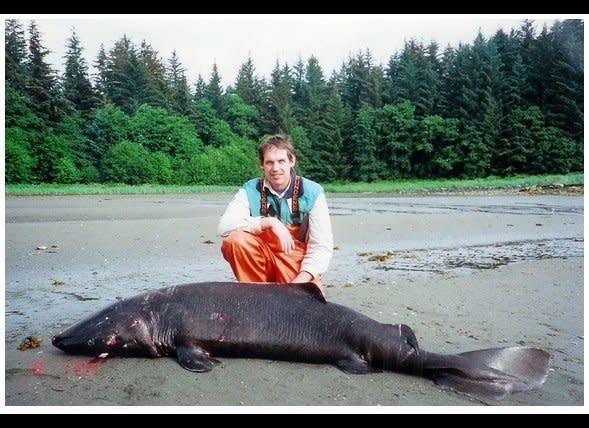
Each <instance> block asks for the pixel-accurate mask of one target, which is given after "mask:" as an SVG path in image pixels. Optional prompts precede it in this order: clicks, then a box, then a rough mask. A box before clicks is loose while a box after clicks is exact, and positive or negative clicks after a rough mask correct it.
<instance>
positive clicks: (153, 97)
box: [138, 40, 170, 108]
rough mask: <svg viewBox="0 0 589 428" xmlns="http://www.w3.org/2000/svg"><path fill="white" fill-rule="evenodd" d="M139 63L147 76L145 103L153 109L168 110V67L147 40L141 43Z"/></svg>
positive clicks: (144, 94)
mask: <svg viewBox="0 0 589 428" xmlns="http://www.w3.org/2000/svg"><path fill="white" fill-rule="evenodd" d="M138 61H139V66H140V67H141V68H142V69H143V71H144V73H145V76H146V85H145V90H144V93H143V102H144V103H146V104H149V105H150V106H153V107H161V108H166V107H167V106H168V103H169V94H170V89H169V88H168V84H167V81H166V67H165V65H164V63H163V61H162V59H161V58H160V57H159V55H158V53H157V51H156V50H154V49H153V48H152V47H151V45H150V44H148V43H147V42H146V41H145V40H143V41H142V42H141V46H140V48H139V54H138Z"/></svg>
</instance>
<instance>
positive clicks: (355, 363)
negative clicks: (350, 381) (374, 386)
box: [335, 355, 370, 374]
mask: <svg viewBox="0 0 589 428" xmlns="http://www.w3.org/2000/svg"><path fill="white" fill-rule="evenodd" d="M335 365H336V366H338V367H339V369H340V370H342V371H344V372H346V373H350V374H366V373H368V372H370V368H369V367H368V362H367V361H366V360H364V359H363V358H360V357H359V356H358V355H352V356H350V357H348V358H345V359H342V360H338V361H337V362H336V363H335Z"/></svg>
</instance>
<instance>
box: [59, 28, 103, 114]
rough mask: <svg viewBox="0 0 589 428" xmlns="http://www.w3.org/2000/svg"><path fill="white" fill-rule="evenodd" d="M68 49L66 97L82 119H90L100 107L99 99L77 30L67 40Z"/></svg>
mask: <svg viewBox="0 0 589 428" xmlns="http://www.w3.org/2000/svg"><path fill="white" fill-rule="evenodd" d="M66 48H67V51H66V54H65V72H64V75H63V88H64V95H65V98H66V99H67V100H68V101H69V102H70V103H72V105H73V106H74V109H75V110H76V111H78V112H79V113H80V114H81V115H82V117H84V118H86V119H89V118H90V117H91V115H92V113H93V110H94V109H95V108H96V106H97V105H98V98H97V97H96V94H95V92H94V89H93V88H92V84H91V83H90V80H89V78H88V66H87V65H86V60H85V59H84V58H83V57H82V47H81V46H80V41H79V39H78V36H77V34H76V32H75V30H74V31H72V35H71V36H70V38H69V39H68V40H67V44H66Z"/></svg>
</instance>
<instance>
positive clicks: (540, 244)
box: [358, 237, 584, 273]
mask: <svg viewBox="0 0 589 428" xmlns="http://www.w3.org/2000/svg"><path fill="white" fill-rule="evenodd" d="M583 244H584V240H583V238H582V237H574V238H559V239H538V240H524V241H511V242H502V243H496V244H491V245H472V246H468V247H458V248H456V247H440V248H421V249H411V250H399V251H397V250H395V251H386V252H384V253H359V254H358V256H359V257H362V258H363V259H364V258H365V259H366V261H368V262H371V263H375V268H376V269H381V270H386V271H389V270H397V271H418V272H433V273H447V272H450V271H456V270H468V269H477V270H480V269H494V268H497V267H499V266H503V265H506V264H509V263H515V262H520V261H525V260H541V259H552V258H569V257H583Z"/></svg>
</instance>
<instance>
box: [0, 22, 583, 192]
mask: <svg viewBox="0 0 589 428" xmlns="http://www.w3.org/2000/svg"><path fill="white" fill-rule="evenodd" d="M66 48H67V53H66V55H65V57H64V72H63V74H62V75H58V73H57V72H56V71H55V70H53V69H52V68H51V65H50V64H48V63H47V61H46V58H45V57H46V56H47V54H48V52H49V49H50V47H47V46H45V44H44V41H43V36H42V34H40V32H39V29H38V27H37V25H36V23H35V21H32V22H31V23H30V25H29V26H28V27H27V28H26V29H25V28H24V26H23V24H22V23H21V22H19V20H16V19H8V20H6V21H5V182H6V183H64V184H65V183H126V184H144V183H151V184H175V185H185V184H228V185H239V184H241V183H242V182H243V181H245V180H246V179H248V178H251V177H255V176H258V175H260V174H261V172H260V168H259V162H258V159H257V153H256V147H257V144H258V143H259V142H260V141H261V140H262V139H263V138H264V137H265V136H268V135H271V134H275V133H286V134H289V135H290V136H291V137H292V140H293V141H294V144H295V148H296V151H297V167H296V169H297V172H298V173H299V174H303V175H305V176H307V177H309V178H311V179H314V180H316V181H319V182H374V181H377V180H395V179H406V178H426V179H436V178H476V177H488V176H500V177H505V176H513V175H517V174H566V173H569V172H572V171H582V170H583V121H584V119H583V92H584V88H583V79H584V74H583V51H584V46H583V20H580V19H569V20H563V21H556V22H555V23H554V24H553V25H552V26H551V27H550V28H546V27H543V28H542V29H536V28H535V25H534V22H533V21H531V20H524V21H522V22H521V23H520V24H519V25H518V26H517V28H515V29H513V30H511V31H510V32H509V33H506V32H504V31H503V30H499V31H497V32H496V33H495V34H494V35H493V36H492V37H490V38H488V39H486V38H485V37H483V35H482V34H480V33H479V34H477V35H476V36H475V37H474V39H473V40H472V42H471V43H464V44H459V45H458V46H446V47H441V46H438V44H437V43H436V42H431V43H429V44H427V45H424V44H422V43H420V42H418V41H416V40H408V41H406V42H405V44H404V47H403V48H402V49H401V50H400V51H397V52H391V56H390V58H389V60H388V63H387V64H377V63H375V61H374V59H373V58H372V55H371V52H370V50H369V49H366V50H363V51H358V52H354V53H350V55H349V56H348V58H342V65H341V67H340V69H339V70H335V71H333V72H332V73H331V75H330V76H326V75H325V73H324V71H323V69H322V67H321V64H320V63H319V61H318V60H317V59H316V58H315V57H314V56H310V57H309V58H305V59H303V58H299V59H298V61H297V62H296V63H294V64H288V63H279V61H276V65H275V67H274V69H273V71H272V73H271V75H270V76H260V75H259V74H258V73H257V72H256V67H255V64H254V63H253V61H252V59H251V58H244V61H243V63H242V65H241V66H240V68H239V71H238V74H237V77H236V79H235V81H234V82H233V83H232V84H230V85H228V86H227V87H223V86H222V85H221V76H220V75H219V73H218V70H217V65H216V64H212V65H211V73H210V76H205V77H203V76H201V75H198V76H187V73H186V69H185V67H184V66H183V65H182V60H181V58H179V57H178V55H177V54H176V52H175V51H174V52H172V54H171V56H170V58H168V59H166V60H164V59H163V58H162V57H161V56H160V54H159V53H158V52H157V51H156V50H155V49H154V48H152V46H151V45H150V43H149V41H147V40H142V41H139V42H138V41H133V40H130V39H129V38H128V37H127V36H126V35H122V36H121V38H120V39H119V40H118V41H116V42H115V43H114V45H113V46H104V44H102V47H101V50H100V52H99V54H98V56H97V57H96V58H91V59H89V60H91V61H92V65H93V68H94V69H95V70H96V73H92V74H90V71H89V70H90V67H89V63H88V60H87V59H86V58H84V55H83V52H84V47H83V46H82V43H81V41H80V40H79V38H78V35H77V34H76V32H75V30H72V32H71V35H70V37H69V38H68V39H67V41H66ZM195 55H198V52H195Z"/></svg>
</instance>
